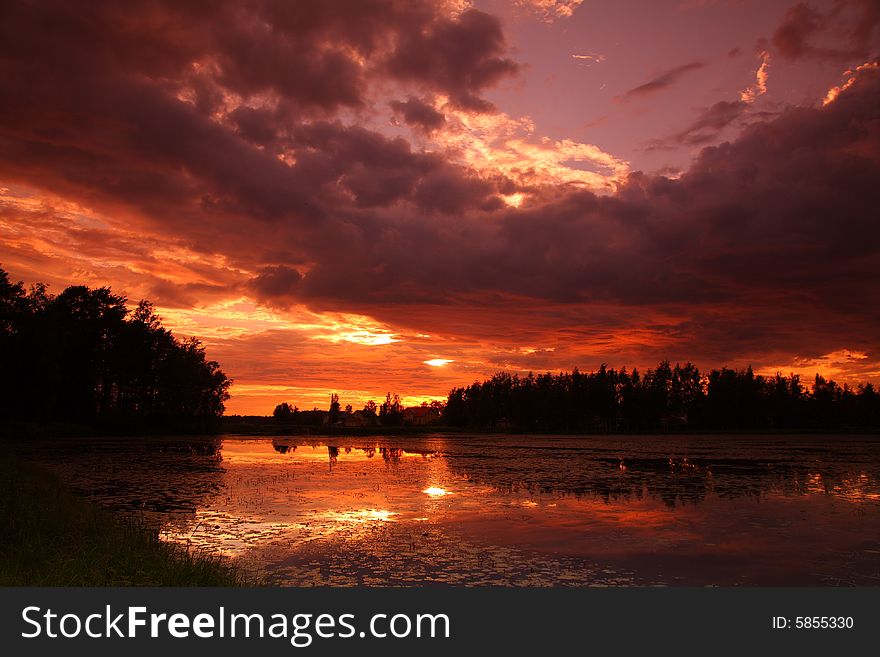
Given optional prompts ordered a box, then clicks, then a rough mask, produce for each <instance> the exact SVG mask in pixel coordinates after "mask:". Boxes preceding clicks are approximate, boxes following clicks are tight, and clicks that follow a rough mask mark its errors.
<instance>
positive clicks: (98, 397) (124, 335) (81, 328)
mask: <svg viewBox="0 0 880 657" xmlns="http://www.w3.org/2000/svg"><path fill="white" fill-rule="evenodd" d="M0 363H2V367H0V369H2V372H3V375H2V376H0V413H2V414H3V417H4V418H7V419H9V418H11V419H20V420H38V421H43V420H50V421H56V422H64V423H82V424H90V425H95V424H103V425H108V426H112V427H120V428H123V427H125V428H128V427H131V428H141V429H144V428H169V429H178V430H187V431H190V430H193V431H201V430H207V429H209V428H210V427H211V424H212V422H213V421H214V420H215V419H216V418H218V417H219V416H220V415H222V414H223V402H224V401H226V400H227V399H228V398H229V392H228V390H229V386H230V384H231V381H230V380H229V379H228V378H227V377H226V375H225V374H224V373H223V372H222V371H221V370H220V366H219V365H218V363H216V362H215V361H209V360H207V358H206V356H205V350H204V348H203V347H202V345H201V343H200V342H199V341H198V340H196V339H195V338H190V339H187V340H178V339H177V338H175V337H174V336H173V335H172V334H171V332H170V331H168V330H166V329H165V328H163V327H162V325H161V323H160V321H159V318H158V317H157V316H156V314H155V313H154V312H153V307H152V306H151V305H150V303H149V302H147V301H141V302H140V303H139V304H138V306H137V308H136V309H135V310H129V309H128V308H127V307H126V299H125V297H122V296H118V295H115V294H112V293H111V291H110V289H109V288H98V289H90V288H88V287H85V286H81V285H76V286H71V287H68V288H67V289H66V290H64V291H63V292H61V293H60V294H58V295H57V296H53V295H51V294H49V293H48V292H47V290H46V286H45V285H43V284H37V285H34V286H33V287H31V288H30V290H25V289H24V286H23V285H22V284H21V283H11V282H10V280H9V276H8V274H7V273H6V272H5V271H3V270H2V269H0Z"/></svg>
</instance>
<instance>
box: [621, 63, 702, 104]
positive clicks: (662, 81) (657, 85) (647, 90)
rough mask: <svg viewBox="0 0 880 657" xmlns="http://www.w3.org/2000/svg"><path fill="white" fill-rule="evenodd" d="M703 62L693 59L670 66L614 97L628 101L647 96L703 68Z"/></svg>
mask: <svg viewBox="0 0 880 657" xmlns="http://www.w3.org/2000/svg"><path fill="white" fill-rule="evenodd" d="M704 66H705V64H704V63H703V62H699V61H694V62H690V63H688V64H682V65H681V66H676V67H675V68H671V69H669V70H668V71H664V72H663V73H660V74H659V75H658V76H656V77H655V78H652V79H651V80H649V81H648V82H645V83H644V84H640V85H639V86H637V87H633V88H632V89H630V90H629V91H627V92H626V93H624V94H623V95H621V96H617V97H616V99H617V100H620V101H629V100H632V99H633V98H640V97H644V96H648V95H650V94H654V93H657V92H659V91H663V90H664V89H667V88H669V87H671V86H672V85H674V84H675V83H676V82H678V81H679V80H680V79H681V78H682V77H684V76H685V75H687V74H688V73H690V72H691V71H696V70H699V69H701V68H703V67H704Z"/></svg>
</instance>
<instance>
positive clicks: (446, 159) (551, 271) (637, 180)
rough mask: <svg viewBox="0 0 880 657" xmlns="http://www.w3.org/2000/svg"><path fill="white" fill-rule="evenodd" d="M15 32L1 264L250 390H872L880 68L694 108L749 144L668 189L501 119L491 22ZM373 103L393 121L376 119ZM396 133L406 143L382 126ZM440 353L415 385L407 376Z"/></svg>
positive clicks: (8, 30) (326, 19)
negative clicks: (731, 382) (806, 378)
mask: <svg viewBox="0 0 880 657" xmlns="http://www.w3.org/2000/svg"><path fill="white" fill-rule="evenodd" d="M6 12H7V20H4V21H3V22H2V23H0V96H2V97H3V99H4V102H3V103H2V104H0V180H2V181H3V183H2V186H3V188H4V190H5V191H4V192H3V194H2V203H0V236H2V246H0V254H2V257H3V262H4V267H5V268H8V269H9V270H10V271H11V272H12V274H13V276H14V277H15V276H22V277H26V278H28V279H29V281H30V282H32V281H34V280H40V279H48V280H49V282H51V283H52V284H53V285H54V286H60V285H62V284H64V283H65V282H67V281H70V280H72V279H75V280H78V281H85V282H90V283H92V284H106V283H108V282H110V283H112V284H113V285H114V286H115V287H116V286H118V287H120V288H121V290H120V291H124V292H125V293H127V294H130V295H131V296H132V297H133V298H137V297H138V296H154V295H155V296H156V297H157V299H156V300H158V301H160V302H161V303H162V304H163V307H162V313H163V316H166V317H167V319H168V321H169V325H171V326H172V327H174V328H175V330H177V329H178V327H181V330H183V332H188V331H192V332H200V333H201V332H204V333H206V334H207V335H206V337H207V339H208V340H210V341H211V349H212V357H216V358H218V359H219V360H221V361H222V362H223V363H224V367H226V368H229V369H230V374H231V376H233V377H235V378H236V379H238V380H242V381H247V380H251V381H253V382H254V383H252V385H257V384H258V383H257V382H262V383H260V385H265V386H278V385H283V384H285V383H287V384H289V383H290V381H291V379H297V378H299V379H301V381H298V382H297V385H299V386H302V387H303V388H309V389H312V388H314V389H318V388H321V387H322V386H332V383H331V382H332V381H333V380H339V379H340V378H346V377H349V376H350V377H351V381H352V383H351V386H352V387H351V389H352V390H353V391H355V390H361V391H362V392H363V391H364V389H365V388H366V393H367V394H373V393H374V392H376V391H372V390H371V389H369V388H367V386H366V385H365V382H366V375H365V374H364V372H365V371H366V372H368V373H369V374H370V376H376V374H375V373H376V372H379V373H381V376H383V377H386V378H385V379H383V380H384V381H388V382H392V381H393V382H394V385H395V386H404V385H406V386H412V387H411V388H409V389H413V390H422V391H423V392H424V391H429V392H431V393H432V394H434V393H436V394H438V395H442V394H443V392H445V390H444V389H446V390H448V386H449V385H450V384H452V383H461V382H462V381H467V380H471V379H472V378H476V377H478V376H480V375H482V374H484V373H486V372H491V370H492V369H494V368H498V367H503V366H508V365H509V366H511V367H513V368H531V369H544V368H553V369H557V368H568V367H571V366H574V365H580V366H584V367H589V366H596V365H598V364H599V362H601V360H607V361H608V362H609V363H612V362H613V363H614V364H615V365H617V366H620V365H625V364H629V365H632V364H639V365H643V364H645V363H651V362H652V361H656V360H659V359H660V358H663V357H669V358H673V359H675V358H681V359H692V360H696V361H697V362H700V363H701V364H708V365H710V366H711V365H720V364H722V363H727V364H746V363H747V362H748V361H752V362H754V364H756V365H759V364H760V363H764V364H768V365H772V364H779V363H796V362H801V363H811V362H819V361H820V360H821V359H822V358H823V357H825V356H826V355H829V354H835V353H838V352H840V351H841V350H849V351H850V352H852V353H859V354H865V355H866V358H865V359H860V360H858V363H857V364H858V367H859V368H861V369H859V370H858V371H860V372H866V371H868V369H867V368H868V367H869V366H868V365H866V363H874V362H876V361H877V359H878V356H877V355H878V354H880V334H878V330H877V326H880V311H878V310H877V309H878V308H880V297H878V294H880V292H878V286H877V285H876V272H877V271H878V267H880V230H878V226H877V222H876V208H877V207H878V204H880V196H878V195H880V188H878V186H877V184H876V181H877V180H878V178H880V133H878V131H877V128H876V126H877V125H878V121H880V102H878V101H880V75H878V69H877V68H876V67H872V66H867V67H859V68H855V69H853V70H852V72H851V74H849V75H848V77H847V81H846V82H845V83H844V84H841V86H840V88H839V90H838V91H837V93H836V95H835V97H834V99H833V101H832V102H829V103H828V104H827V105H826V106H824V107H800V108H798V107H793V108H789V109H786V110H784V111H782V112H780V113H779V115H778V116H776V117H774V118H769V119H768V117H766V116H759V115H758V114H757V113H753V112H752V110H749V109H748V107H750V105H749V103H747V102H745V101H743V100H738V101H725V102H723V103H717V104H715V105H713V106H712V107H710V108H707V109H706V110H705V111H703V112H702V113H701V114H700V115H699V116H697V117H696V119H695V120H694V121H693V122H692V123H691V125H690V126H688V127H687V129H686V130H684V131H682V132H681V133H680V134H679V135H677V138H678V139H679V140H680V142H681V143H686V144H690V145H698V144H702V143H704V140H705V139H707V138H708V136H710V135H713V134H714V135H717V134H718V133H719V131H723V130H728V129H730V128H731V127H733V126H737V127H739V126H742V125H743V124H744V123H745V118H746V117H748V118H749V119H750V120H752V121H753V123H752V124H751V125H748V126H745V127H744V128H743V129H742V131H741V133H740V134H739V135H738V136H733V135H731V139H730V141H728V142H725V143H722V144H720V145H718V146H713V147H709V148H705V149H703V150H702V151H701V152H700V154H699V155H698V157H697V158H696V159H695V161H694V163H693V164H692V165H691V166H690V167H689V168H688V169H687V170H685V171H684V172H682V174H681V175H680V176H679V177H677V178H676V179H670V178H667V177H664V176H661V175H652V174H645V173H639V172H631V171H630V167H629V164H628V163H627V162H626V161H623V160H621V159H620V158H617V157H615V156H613V155H612V154H610V153H608V152H606V151H604V150H602V149H601V148H599V147H597V146H596V145H593V144H587V143H580V142H577V141H574V140H567V139H549V138H544V137H542V136H541V135H540V134H538V133H537V131H536V130H535V127H534V125H532V124H531V121H530V120H529V119H528V118H526V117H513V116H510V115H508V114H505V113H503V112H499V111H496V110H492V109H491V108H490V107H489V105H488V103H487V102H485V101H484V99H483V94H484V93H485V92H486V91H487V90H488V89H490V88H491V86H492V85H493V84H496V83H498V82H499V81H501V80H503V79H504V78H505V77H506V76H508V75H511V74H513V73H515V70H516V66H515V65H514V64H513V63H512V62H510V61H509V60H508V59H507V57H506V55H505V45H504V44H505V40H504V37H503V33H502V31H501V28H500V23H498V21H497V19H495V18H493V17H491V16H488V15H487V14H481V13H480V12H476V13H474V12H472V11H451V10H448V8H445V7H444V6H443V5H438V4H434V3H425V4H421V3H400V4H398V3H387V4H386V3H375V4H373V3H368V4H360V3H358V4H357V5H356V6H355V5H351V4H350V3H340V4H330V5H327V4H324V3H314V4H312V3H307V2H303V3H287V2H279V3H274V2H268V1H267V2H259V3H252V4H245V5H234V4H229V5H227V4H221V5H214V4H211V5H191V4H188V3H183V4H181V3H167V4H166V3H163V2H158V1H157V2H152V3H149V4H148V5H145V6H144V7H142V8H139V9H138V10H137V11H135V10H130V9H128V8H127V9H126V10H125V11H121V10H119V9H118V8H117V5H115V4H114V3H106V4H103V3H99V4H95V5H93V6H90V9H89V11H88V12H85V11H83V10H82V9H81V8H79V7H77V8H71V6H70V5H69V4H68V3H58V4H57V5H56V4H53V3H50V2H44V3H36V4H35V3H17V4H11V5H9V6H8V8H7V9H6ZM62 28H63V29H62ZM812 42H813V41H812V37H810V39H808V40H807V43H812ZM260 66H265V68H262V69H261V70H260V71H259V72H257V73H256V74H255V75H254V76H248V75H246V71H247V69H248V67H260ZM700 66H702V64H700V63H699V62H693V63H691V64H686V65H684V66H680V67H677V68H676V69H672V70H670V71H667V72H666V73H664V74H662V75H660V76H658V77H657V78H656V79H655V80H653V81H651V82H649V83H646V84H645V85H641V86H640V87H638V88H636V89H635V90H631V92H629V93H631V94H634V95H636V96H639V95H644V94H649V93H652V92H655V91H658V90H659V89H662V88H666V87H669V86H670V85H672V84H674V83H675V82H676V81H677V80H679V79H680V78H681V76H683V75H685V74H686V73H688V72H690V71H692V70H696V69H698V68H699V67H700ZM297 71H301V73H302V79H299V80H297V79H293V78H294V77H295V76H294V74H295V73H296V72H297ZM850 78H852V80H851V81H850ZM757 81H758V78H756V82H757ZM389 89H390V90H391V93H393V95H392V96H391V97H392V98H398V99H406V100H398V101H396V104H393V105H392V107H391V109H389V107H388V102H387V99H388V97H389V96H388V95H387V93H388V90H389ZM638 89H641V91H638ZM377 99H381V100H377ZM391 111H394V112H396V113H397V114H398V115H399V116H400V117H402V119H403V120H404V121H405V122H406V123H407V125H412V126H414V127H415V130H413V131H409V130H408V129H407V128H406V127H404V126H389V125H387V119H388V117H389V114H390V112H391ZM373 116H379V117H380V119H379V120H381V121H383V122H384V123H383V125H382V126H381V127H370V123H369V120H368V119H370V117H373ZM438 116H443V117H444V121H443V123H442V124H441V123H440V121H439V119H438V118H437V117H438ZM759 118H760V119H766V120H761V121H757V119H759ZM432 126H434V127H432ZM410 133H411V134H410ZM513 199H516V201H515V202H514V200H513ZM425 335H429V336H434V337H432V338H425V337H419V336H425ZM315 345H318V347H315ZM266 354H269V355H270V356H269V357H265V355H266ZM440 356H442V357H443V358H444V359H448V360H449V361H450V362H449V363H448V364H447V365H446V366H445V367H437V368H430V371H431V376H433V377H436V378H433V379H431V380H430V381H429V382H428V383H423V384H420V383H419V382H418V381H417V380H416V379H417V377H418V376H423V373H422V374H414V373H413V372H414V370H413V368H412V364H413V363H422V362H423V361H425V360H430V359H432V358H435V357H440ZM261 358H263V359H264V360H265V361H267V362H261V361H260V359H261ZM798 359H800V360H798ZM832 361H833V362H834V363H838V362H843V363H844V364H846V363H847V362H849V361H846V360H845V359H844V360H843V361H839V360H838V359H835V358H832V360H831V361H829V362H832ZM822 362H824V361H822ZM227 363H228V365H227ZM312 368H313V369H312ZM418 369H419V370H428V368H424V367H419V368H418ZM358 372H360V374H358ZM242 373H244V375H245V376H244V378H242ZM248 377H252V378H251V379H248ZM419 385H422V388H419ZM401 389H402V388H401ZM266 390H268V388H266ZM254 394H256V393H254ZM261 394H262V393H261ZM270 394H275V393H271V392H267V393H266V395H267V396H268V395H270ZM276 403H277V402H276Z"/></svg>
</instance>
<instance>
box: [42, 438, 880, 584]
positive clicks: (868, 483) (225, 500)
mask: <svg viewBox="0 0 880 657" xmlns="http://www.w3.org/2000/svg"><path fill="white" fill-rule="evenodd" d="M345 440H346V442H344V443H343V442H341V439H339V438H331V439H326V438H312V437H275V438H260V439H229V438H226V439H223V440H222V443H220V441H217V443H218V448H217V449H216V453H214V452H211V453H210V454H206V453H205V452H204V451H199V450H192V449H186V448H187V444H184V446H183V448H176V449H174V443H170V442H169V443H168V445H171V447H167V446H166V445H164V444H158V446H153V445H151V444H147V445H146V446H140V444H139V443H134V448H132V446H131V445H132V443H131V442H126V443H120V444H119V445H120V446H119V447H117V446H116V444H115V443H109V442H108V443H101V444H100V446H101V449H91V450H83V449H78V450H76V451H74V450H71V449H70V448H68V447H66V448H65V450H66V451H61V450H59V452H58V457H57V460H58V462H59V463H63V467H61V466H59V470H60V472H61V473H62V474H67V476H69V477H71V478H73V479H74V481H75V483H76V484H77V486H78V487H79V488H80V489H82V490H85V491H87V492H88V493H89V494H90V495H92V496H93V497H94V498H95V499H99V500H100V501H106V500H109V501H110V502H111V503H112V504H113V505H114V507H115V508H121V509H123V510H130V509H137V510H138V511H139V512H141V510H142V509H144V508H146V512H147V513H148V514H151V515H150V518H151V519H153V518H155V520H156V521H157V523H161V525H162V529H161V535H160V536H161V539H162V540H165V541H172V542H175V543H179V544H183V545H187V546H189V547H191V548H193V549H195V550H205V551H208V552H211V553H214V554H217V553H219V554H222V555H223V556H228V557H233V558H235V559H236V560H239V561H240V563H242V564H244V565H245V567H246V568H247V569H253V570H257V571H260V572H259V574H260V575H265V576H269V577H270V578H271V580H272V581H273V582H278V583H286V584H295V585H311V584H360V585H400V584H404V585H407V584H419V583H424V582H432V581H436V582H446V583H455V584H466V585H491V584H496V585H498V584H500V585H537V586H547V585H558V584H566V583H568V584H574V585H584V584H591V585H596V584H601V583H605V584H626V583H632V582H633V581H634V580H633V579H632V577H631V575H632V574H633V573H641V574H643V575H644V577H642V578H641V579H639V580H638V581H639V582H641V583H643V584H644V583H667V584H668V583H680V582H681V581H687V582H691V583H695V584H701V585H702V584H705V583H716V584H718V583H722V584H738V583H758V584H760V583H762V582H764V583H773V582H777V583H779V582H782V583H795V584H806V583H816V582H817V581H818V582H819V583H822V582H825V580H824V579H819V580H817V578H822V577H826V578H827V577H832V575H833V576H834V577H837V578H838V579H833V578H832V579H831V580H829V581H839V582H848V583H857V584H858V583H876V573H877V565H878V558H877V556H876V555H877V554H880V551H878V550H880V542H878V541H877V540H876V539H874V538H872V537H876V536H880V532H878V530H877V528H878V526H880V525H878V521H880V476H878V473H880V458H878V451H880V450H877V449H876V447H875V446H876V445H877V443H876V441H875V442H864V443H862V442H857V441H853V442H851V443H849V442H848V443H845V444H844V447H841V446H839V445H836V446H835V448H834V450H831V449H830V448H827V449H826V448H825V447H823V448H822V449H823V450H824V451H822V452H821V453H820V456H821V458H817V449H818V447H817V445H819V444H821V443H817V442H814V441H818V439H813V438H803V439H798V441H799V442H797V441H794V439H791V438H786V439H784V440H783V439H773V438H765V437H762V438H760V439H757V438H755V439H753V438H748V437H735V440H734V439H730V440H729V441H727V442H724V443H722V444H721V445H719V444H718V442H717V441H719V440H721V439H719V438H716V437H712V438H705V439H701V440H702V442H701V440H698V439H694V438H690V437H689V438H688V439H687V440H688V441H689V442H688V443H685V442H683V440H684V439H683V438H681V437H678V438H670V439H665V438H651V439H644V440H641V439H640V440H639V441H637V442H632V443H627V444H623V443H622V442H621V441H620V439H618V438H611V437H602V438H584V439H576V438H571V437H566V438H542V437H522V436H519V437H518V436H505V437H504V438H503V439H499V438H494V437H485V438H484V437H473V436H465V437H456V438H449V437H445V436H429V437H420V438H412V439H410V438H406V439H405V440H404V439H396V438H383V439H377V438H374V437H370V438H363V439H356V438H355V439H345ZM835 440H844V439H843V438H836V439H835ZM847 440H848V439H847ZM690 441H692V442H693V444H691V442H690ZM746 441H752V442H753V443H754V445H752V444H751V443H749V442H746ZM105 445H106V447H105ZM403 445H406V446H405V447H404V446H403ZM221 454H222V459H221ZM328 466H329V467H328ZM76 468H78V469H76ZM120 491H121V492H120ZM756 502H760V504H756ZM841 502H843V504H841ZM805 544H809V545H811V546H812V548H813V549H811V550H810V551H808V552H804V551H803V550H801V546H803V545H805ZM844 551H846V553H847V554H852V555H855V556H853V557H852V559H850V560H849V561H847V562H846V563H844V562H843V561H841V560H840V559H839V554H840V553H842V552H844ZM668 555H675V556H676V558H678V559H680V560H681V563H682V564H684V565H682V566H681V569H680V572H677V573H673V572H672V569H673V566H672V565H670V564H667V563H666V562H662V561H658V560H662V558H665V557H666V556H668ZM823 555H824V556H823ZM828 555H830V556H828ZM834 555H838V556H836V557H835V556H834ZM825 556H828V559H827V560H826V561H821V559H824V558H825ZM832 557H833V558H832ZM713 559H714V560H716V561H717V564H721V565H714V564H715V563H716V561H712V560H713ZM730 559H733V560H734V561H735V560H736V559H740V560H743V561H748V563H749V564H750V565H749V567H748V568H743V569H739V570H732V569H731V567H728V566H726V565H724V564H728V563H733V562H732V561H730ZM603 561H604V562H605V563H604V564H602V565H597V564H600V563H602V562H603ZM661 563H662V564H663V571H662V572H663V575H656V573H659V572H660V570H659V568H660V566H659V565H658V564H661ZM676 563H678V562H676ZM850 563H851V564H853V565H846V564H850ZM691 564H695V565H691ZM841 564H843V565H841ZM700 568H705V569H706V570H705V572H704V571H702V570H699V569H700ZM655 569H656V570H655ZM762 569H763V570H762ZM731 572H735V573H739V574H738V575H736V576H735V577H734V576H733V575H731V574H730V573H731ZM779 573H787V576H790V577H789V579H781V578H782V575H779ZM792 573H800V575H797V576H795V575H793V574H792ZM804 573H819V574H818V575H810V576H809V577H806V576H805V575H804ZM865 573H867V574H865ZM872 573H873V575H872ZM844 576H845V577H844ZM682 577H684V580H682ZM762 578H763V579H762ZM774 578H777V579H774ZM811 578H812V579H811ZM841 578H842V579H841ZM871 578H873V579H871ZM869 579H870V582H869Z"/></svg>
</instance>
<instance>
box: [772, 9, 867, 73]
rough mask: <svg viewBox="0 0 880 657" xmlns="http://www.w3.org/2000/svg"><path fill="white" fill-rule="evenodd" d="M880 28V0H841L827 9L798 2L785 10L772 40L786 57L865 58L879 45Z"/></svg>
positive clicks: (778, 50)
mask: <svg viewBox="0 0 880 657" xmlns="http://www.w3.org/2000/svg"><path fill="white" fill-rule="evenodd" d="M878 28H880V2H878V0H838V1H837V2H834V3H832V4H831V6H830V7H825V8H824V11H822V10H819V9H817V8H816V7H814V6H813V4H812V3H809V2H799V3H797V4H795V5H792V6H791V7H790V8H789V9H788V10H787V11H786V12H785V15H784V16H783V18H782V21H781V22H780V24H779V26H778V27H777V28H776V31H775V32H774V33H773V37H772V40H771V42H772V44H773V46H774V47H775V48H776V51H777V52H778V53H779V54H780V55H782V56H783V57H785V58H787V59H800V58H804V57H815V58H819V59H831V60H842V61H845V60H853V59H865V58H867V57H868V56H869V55H871V54H876V52H877V48H878V46H880V29H878Z"/></svg>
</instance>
